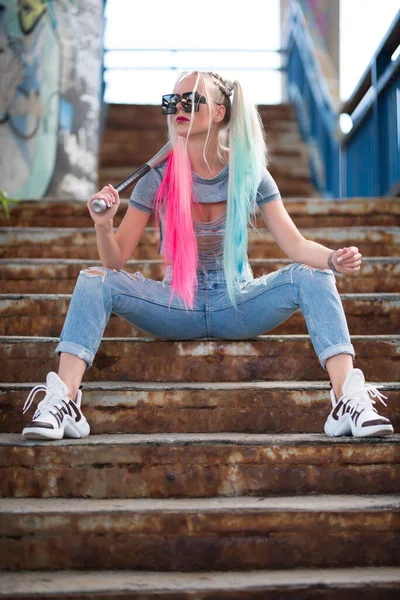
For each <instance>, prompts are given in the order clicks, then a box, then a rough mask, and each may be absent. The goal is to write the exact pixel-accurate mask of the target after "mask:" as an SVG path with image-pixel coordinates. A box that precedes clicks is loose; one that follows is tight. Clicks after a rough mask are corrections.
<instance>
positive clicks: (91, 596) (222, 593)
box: [6, 575, 400, 600]
mask: <svg viewBox="0 0 400 600" xmlns="http://www.w3.org/2000/svg"><path fill="white" fill-rule="evenodd" d="M204 577H205V578H206V577H207V576H206V575H204ZM366 585H368V588H367V587H366ZM122 587H124V586H122V585H121V586H116V587H115V589H113V590H110V591H109V592H107V591H103V592H99V591H97V590H96V591H94V592H83V591H80V592H79V600H116V599H118V600H155V599H160V600H266V599H268V600H316V599H318V600H337V599H338V597H339V596H340V599H341V600H354V597H355V595H357V596H362V598H363V600H396V599H397V597H398V595H400V584H399V583H397V582H394V583H392V582H387V583H386V582H381V583H377V584H375V583H370V582H359V581H355V582H354V583H347V584H338V585H335V584H326V583H317V584H315V585H313V584H307V587H306V588H305V587H304V585H303V584H301V583H300V584H298V585H297V584H296V583H294V584H293V585H286V586H274V585H257V586H256V587H257V589H255V587H254V588H252V587H251V586H250V587H249V588H247V589H245V590H242V591H232V590H230V589H228V590H222V589H220V588H219V587H218V588H216V589H215V590H209V591H205V592H203V591H199V590H187V591H185V590H180V591H174V592H168V591H163V590H161V589H157V590H156V591H154V592H153V591H149V592H147V591H144V590H140V591H122V592H121V591H120V589H121V588H122ZM206 587H210V588H212V586H206ZM227 587H228V588H229V586H227ZM37 597H38V596H36V595H32V594H28V595H25V594H22V595H21V594H20V593H18V592H17V593H16V594H13V593H12V592H11V593H9V594H8V595H7V596H6V598H7V599H8V600H13V599H15V600H32V599H33V598H37ZM42 597H43V598H46V600H77V595H76V593H73V594H71V595H70V594H66V593H63V592H62V591H61V590H60V591H59V592H54V593H49V592H48V591H47V590H46V596H44V595H43V596H42Z"/></svg>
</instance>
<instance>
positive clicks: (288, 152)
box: [99, 105, 314, 196]
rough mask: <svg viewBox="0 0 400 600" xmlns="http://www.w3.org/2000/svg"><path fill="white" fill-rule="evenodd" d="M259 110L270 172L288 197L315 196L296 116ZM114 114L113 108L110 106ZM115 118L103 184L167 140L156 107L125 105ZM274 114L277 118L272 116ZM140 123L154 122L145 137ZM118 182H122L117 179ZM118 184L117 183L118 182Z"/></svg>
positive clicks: (104, 155)
mask: <svg viewBox="0 0 400 600" xmlns="http://www.w3.org/2000/svg"><path fill="white" fill-rule="evenodd" d="M270 108H271V107H269V106H266V107H259V110H260V114H261V115H262V118H263V119H264V120H265V126H266V132H267V136H268V147H269V151H270V156H271V157H272V160H271V161H270V165H269V169H270V172H271V174H272V175H273V177H274V178H275V179H276V182H277V184H278V187H279V189H280V191H281V193H282V195H284V196H299V195H300V196H312V195H313V192H314V189H313V186H312V184H311V176H310V170H309V166H308V163H307V148H306V145H305V144H304V142H303V141H302V140H301V137H300V133H299V128H298V124H297V121H296V115H295V114H294V113H293V110H292V107H291V112H287V111H285V112H281V113H280V112H279V109H278V110H276V109H275V108H274V110H273V111H271V110H270ZM110 111H113V106H112V105H111V106H110ZM117 111H118V114H116V116H115V117H113V118H112V119H111V118H110V116H109V115H108V117H107V126H106V129H105V133H104V136H103V139H102V144H101V148H100V170H99V179H100V185H103V184H104V183H108V182H110V181H113V178H111V179H110V172H109V169H110V167H111V168H114V169H115V168H117V169H121V167H123V166H126V167H128V168H129V169H132V160H133V157H134V160H135V163H136V164H143V163H144V162H146V161H147V160H148V159H149V157H151V156H153V155H154V154H155V153H156V152H157V151H158V150H159V149H160V148H161V147H162V146H163V145H164V144H165V143H166V141H167V129H166V122H165V117H163V116H162V115H161V116H162V117H163V120H160V111H159V109H158V108H157V107H154V106H135V107H134V108H132V106H121V105H119V106H118V107H117ZM271 115H273V116H271ZM138 122H141V123H142V124H143V123H150V122H151V126H150V127H146V132H145V135H144V131H143V126H142V125H138ZM116 180H117V181H120V180H121V179H120V178H119V177H117V178H116ZM114 181H115V180H114Z"/></svg>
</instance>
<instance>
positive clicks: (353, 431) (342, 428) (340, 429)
mask: <svg viewBox="0 0 400 600" xmlns="http://www.w3.org/2000/svg"><path fill="white" fill-rule="evenodd" d="M346 416H347V415H346ZM346 416H345V417H343V418H342V419H340V421H339V422H338V421H336V420H334V419H332V418H331V417H330V416H329V417H328V419H327V421H326V423H325V425H324V431H325V433H326V435H328V436H329V437H339V436H343V435H352V436H353V437H382V436H385V435H391V434H392V433H394V429H393V425H391V424H390V423H388V424H387V425H384V424H380V425H374V426H372V427H355V426H354V424H353V421H352V419H351V417H350V416H348V417H347V418H346Z"/></svg>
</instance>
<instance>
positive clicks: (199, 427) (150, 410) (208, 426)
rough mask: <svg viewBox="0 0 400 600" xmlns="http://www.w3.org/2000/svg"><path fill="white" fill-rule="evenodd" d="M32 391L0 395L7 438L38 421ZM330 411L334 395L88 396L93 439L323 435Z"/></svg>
mask: <svg viewBox="0 0 400 600" xmlns="http://www.w3.org/2000/svg"><path fill="white" fill-rule="evenodd" d="M32 387H33V385H32ZM29 391H30V389H23V390H4V389H3V390H1V391H0V430H1V431H3V432H4V433H20V432H21V431H22V429H23V427H24V425H25V424H26V423H28V422H29V421H30V419H31V418H32V414H33V411H34V409H33V408H32V409H30V411H29V413H28V414H26V415H24V416H23V415H22V407H23V405H24V402H25V400H26V398H27V397H28V394H29ZM382 393H383V394H384V395H385V396H387V398H388V401H387V404H388V407H387V408H385V407H383V406H381V408H379V412H380V414H383V415H385V416H386V417H388V418H389V419H390V420H391V422H392V425H393V427H394V430H395V431H400V390H399V389H397V390H396V389H389V390H383V391H382ZM41 397H42V396H40V398H41ZM330 409H331V403H330V396H329V390H311V391H310V390H307V391H304V390H292V389H282V390H262V391H261V390H251V389H250V390H249V389H245V390H241V389H236V390H235V389H230V390H217V389H211V390H198V391H197V390H195V391H193V390H190V391H189V390H172V391H170V390H162V389H160V390H158V391H148V390H146V389H142V390H139V391H137V390H132V391H104V390H85V389H84V390H83V412H84V414H85V417H86V418H87V420H88V422H89V424H90V431H91V433H92V434H103V433H108V434H112V433H167V432H171V433H172V432H175V433H202V432H203V433H214V432H215V433H219V432H227V433H229V432H237V433H240V432H248V433H299V432H300V433H322V432H323V428H324V423H325V420H326V418H327V416H328V414H329V411H330ZM381 409H382V410H381Z"/></svg>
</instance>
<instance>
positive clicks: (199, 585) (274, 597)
mask: <svg viewBox="0 0 400 600" xmlns="http://www.w3.org/2000/svg"><path fill="white" fill-rule="evenodd" d="M399 592H400V569H398V568H395V567H394V568H393V567H380V568H377V567H356V568H350V569H318V570H315V569H296V570H295V571H287V570H282V571H280V570H275V571H273V570H269V571H265V570H263V571H242V572H240V571H236V572H229V573H224V572H210V573H198V572H191V573H182V572H175V573H170V572H168V571H164V572H161V573H157V572H151V573H147V572H143V571H142V572H140V571H139V572H138V571H136V572H135V571H128V570H126V571H118V572H113V571H71V570H68V571H55V572H53V573H52V574H51V577H49V574H48V573H43V572H39V571H36V572H32V573H26V572H25V573H0V598H4V597H7V598H8V599H10V600H11V599H17V598H18V600H25V599H28V598H29V599H32V598H39V597H40V598H44V597H45V598H49V599H50V600H52V599H57V600H72V598H73V599H74V600H76V598H77V597H79V598H90V599H96V600H103V599H105V598H107V599H108V600H109V599H111V598H112V599H113V598H118V600H128V599H129V600H130V599H134V600H154V599H155V598H162V599H163V600H250V599H251V600H266V598H268V600H311V599H312V600H316V598H319V599H323V600H337V598H338V595H340V598H341V600H354V594H360V595H362V597H363V598H365V599H366V600H395V598H396V594H399ZM77 595H79V596H77Z"/></svg>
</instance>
